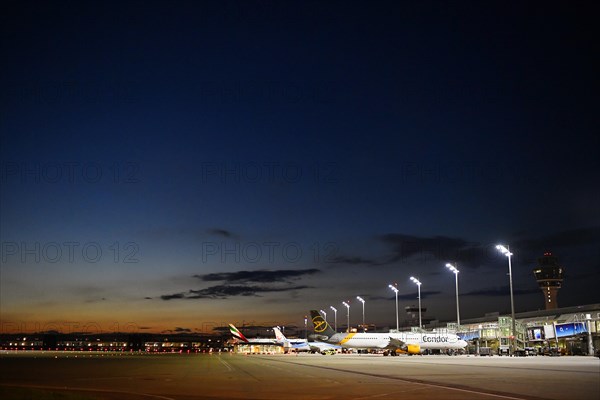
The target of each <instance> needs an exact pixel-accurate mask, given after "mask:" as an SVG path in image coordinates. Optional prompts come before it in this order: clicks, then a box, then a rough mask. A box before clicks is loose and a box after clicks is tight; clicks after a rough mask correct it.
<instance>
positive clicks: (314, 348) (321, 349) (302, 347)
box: [273, 327, 342, 354]
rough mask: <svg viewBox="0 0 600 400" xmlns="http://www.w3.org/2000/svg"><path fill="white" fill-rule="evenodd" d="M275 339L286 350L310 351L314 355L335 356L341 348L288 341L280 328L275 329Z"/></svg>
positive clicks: (297, 340) (325, 344)
mask: <svg viewBox="0 0 600 400" xmlns="http://www.w3.org/2000/svg"><path fill="white" fill-rule="evenodd" d="M273 331H274V332H275V338H276V339H277V342H278V343H282V345H283V347H284V348H287V349H294V350H296V351H310V352H312V353H321V354H334V353H335V352H336V350H338V349H341V348H342V347H341V346H338V345H334V344H330V343H325V342H307V341H306V339H288V338H286V337H285V336H284V334H283V333H281V330H279V327H274V328H273Z"/></svg>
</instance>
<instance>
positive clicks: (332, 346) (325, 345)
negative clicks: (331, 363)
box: [308, 342, 342, 352]
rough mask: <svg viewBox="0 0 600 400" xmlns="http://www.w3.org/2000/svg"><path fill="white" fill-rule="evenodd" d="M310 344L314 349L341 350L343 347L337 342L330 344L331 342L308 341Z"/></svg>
mask: <svg viewBox="0 0 600 400" xmlns="http://www.w3.org/2000/svg"><path fill="white" fill-rule="evenodd" d="M308 345H309V346H310V349H311V350H312V351H318V352H321V351H324V350H330V349H331V350H339V349H341V348H342V346H339V345H337V344H330V343H324V342H308Z"/></svg>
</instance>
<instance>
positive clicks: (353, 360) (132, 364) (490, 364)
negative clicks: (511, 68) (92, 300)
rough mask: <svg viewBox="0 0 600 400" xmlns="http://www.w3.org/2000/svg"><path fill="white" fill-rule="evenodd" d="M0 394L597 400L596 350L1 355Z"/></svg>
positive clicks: (117, 398) (179, 399) (599, 371)
mask: <svg viewBox="0 0 600 400" xmlns="http://www.w3.org/2000/svg"><path fill="white" fill-rule="evenodd" d="M0 398H2V399H14V400H20V399H42V400H45V399H64V400H75V399H82V400H87V399H111V400H121V399H133V400H138V399H163V400H168V399H174V400H187V399H286V400H287V399H417V400H419V399H436V398H438V399H448V400H452V399H477V400H479V399H482V400H483V399H492V400H495V399H560V400H577V399H582V400H589V399H600V359H598V358H595V357H523V358H512V357H498V356H494V357H475V356H443V355H435V356H433V355H432V356H399V357H383V356H381V355H365V354H363V355H350V354H338V355H334V356H323V355H319V354H300V355H297V356H296V355H289V354H288V355H241V354H229V353H223V354H218V353H214V354H146V353H142V354H130V353H90V352H41V351H37V352H35V351H19V352H8V351H4V352H0Z"/></svg>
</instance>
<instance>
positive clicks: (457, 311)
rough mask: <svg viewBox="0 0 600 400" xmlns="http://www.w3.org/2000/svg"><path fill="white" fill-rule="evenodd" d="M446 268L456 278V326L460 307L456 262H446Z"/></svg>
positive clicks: (458, 320) (458, 321)
mask: <svg viewBox="0 0 600 400" xmlns="http://www.w3.org/2000/svg"><path fill="white" fill-rule="evenodd" d="M446 268H448V269H449V270H450V271H452V272H454V277H455V278H456V325H457V328H458V327H459V326H460V308H459V307H458V270H457V269H456V263H454V265H452V264H450V263H448V264H446Z"/></svg>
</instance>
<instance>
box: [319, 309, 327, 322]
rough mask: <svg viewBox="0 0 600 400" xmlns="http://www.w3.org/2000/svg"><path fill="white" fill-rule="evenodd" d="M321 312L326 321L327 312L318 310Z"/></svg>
mask: <svg viewBox="0 0 600 400" xmlns="http://www.w3.org/2000/svg"><path fill="white" fill-rule="evenodd" d="M320 311H321V314H323V319H324V320H325V322H327V313H326V312H325V311H323V310H320Z"/></svg>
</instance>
